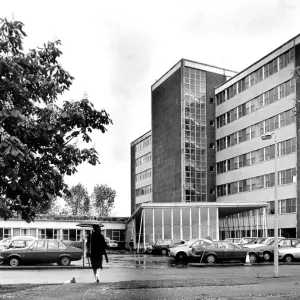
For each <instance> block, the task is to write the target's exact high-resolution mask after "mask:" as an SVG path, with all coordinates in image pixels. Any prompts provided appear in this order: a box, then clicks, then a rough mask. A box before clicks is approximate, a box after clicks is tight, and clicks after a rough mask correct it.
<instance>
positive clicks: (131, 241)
mask: <svg viewBox="0 0 300 300" xmlns="http://www.w3.org/2000/svg"><path fill="white" fill-rule="evenodd" d="M133 246H134V243H133V239H131V240H130V242H129V248H130V253H133Z"/></svg>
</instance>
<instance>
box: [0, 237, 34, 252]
mask: <svg viewBox="0 0 300 300" xmlns="http://www.w3.org/2000/svg"><path fill="white" fill-rule="evenodd" d="M36 239H37V237H35V236H30V235H22V236H21V235H18V236H14V237H12V238H11V239H8V240H7V241H5V242H4V243H2V244H0V250H5V249H9V248H25V247H27V246H28V245H29V244H31V243H32V241H33V240H36Z"/></svg>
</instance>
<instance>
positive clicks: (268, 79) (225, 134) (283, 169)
mask: <svg viewBox="0 0 300 300" xmlns="http://www.w3.org/2000/svg"><path fill="white" fill-rule="evenodd" d="M299 43H300V36H297V37H295V38H293V39H291V40H290V41H288V42H287V43H285V44H284V45H282V46H280V47H279V48H277V49H276V50H274V51H272V52H271V53H269V54H268V55H266V56H264V57H263V58H262V59H260V60H259V61H257V62H255V63H254V64H252V65H251V66H250V67H248V68H246V69H245V70H243V71H242V72H240V73H239V74H237V75H236V76H234V77H232V78H230V79H229V80H227V81H226V82H225V83H223V84H221V85H220V86H219V87H218V88H216V109H215V112H216V172H217V174H216V193H217V202H218V203H226V202H230V203H248V202H251V201H253V199H255V201H258V202H260V201H261V202H268V203H269V208H268V210H267V218H266V220H267V228H268V234H269V235H270V236H273V235H274V192H275V185H276V182H275V178H277V191H278V193H277V199H278V200H279V236H286V237H295V236H296V235H298V237H300V235H299V234H300V230H299V229H300V222H299V221H300V217H299V214H300V209H299V208H300V206H299V205H300V204H299V203H298V201H297V199H299V197H298V194H299V191H300V190H299V188H298V187H299V184H298V183H299V176H297V173H298V172H299V168H297V166H298V164H299V156H298V155H297V151H299V139H298V134H297V133H298V131H299V128H300V127H299V114H296V107H295V106H297V105H299V104H298V102H297V101H296V99H298V96H297V95H299V84H298V83H299V78H297V76H296V77H295V72H294V71H295V69H296V68H297V66H299V63H300V51H299V50H300V49H299ZM296 103H297V105H296ZM298 112H299V110H298ZM266 134H271V139H268V140H266V139H264V140H263V139H262V137H265V135H266ZM269 137H270V136H269ZM297 149H298V150H297ZM297 170H298V171H297ZM275 172H276V176H275ZM297 206H298V209H297ZM248 214H251V212H249V213H248ZM259 214H262V212H259ZM242 217H243V218H244V219H247V217H249V215H248V216H247V215H244V216H242ZM245 230H246V231H245V232H247V231H250V225H248V226H246V227H245ZM234 234H235V233H234V232H232V235H234Z"/></svg>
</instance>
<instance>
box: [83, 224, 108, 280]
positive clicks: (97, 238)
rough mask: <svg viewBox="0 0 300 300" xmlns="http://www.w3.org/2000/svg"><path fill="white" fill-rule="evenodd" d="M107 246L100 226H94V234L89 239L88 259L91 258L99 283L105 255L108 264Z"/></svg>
mask: <svg viewBox="0 0 300 300" xmlns="http://www.w3.org/2000/svg"><path fill="white" fill-rule="evenodd" d="M106 249H107V244H106V242H105V238H104V236H103V235H102V234H101V229H100V225H93V232H92V234H90V235H89V236H88V238H87V257H90V260H91V265H92V269H93V273H94V276H95V280H96V281H95V282H97V283H99V282H100V281H99V269H101V270H102V261H103V255H104V256H105V259H106V262H107V263H108V257H107V253H106Z"/></svg>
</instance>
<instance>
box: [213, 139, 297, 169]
mask: <svg viewBox="0 0 300 300" xmlns="http://www.w3.org/2000/svg"><path fill="white" fill-rule="evenodd" d="M277 147H278V151H277V156H283V155H287V154H290V153H292V152H296V138H292V139H288V140H285V141H283V142H280V143H277ZM273 158H275V145H270V146H267V147H264V148H260V149H258V150H255V151H252V152H248V153H245V154H242V155H239V156H235V157H233V158H230V159H226V160H223V161H220V162H218V163H217V174H220V173H225V172H228V171H232V170H236V169H239V168H242V167H246V166H251V165H254V164H257V163H259V162H263V161H266V160H269V159H273Z"/></svg>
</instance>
